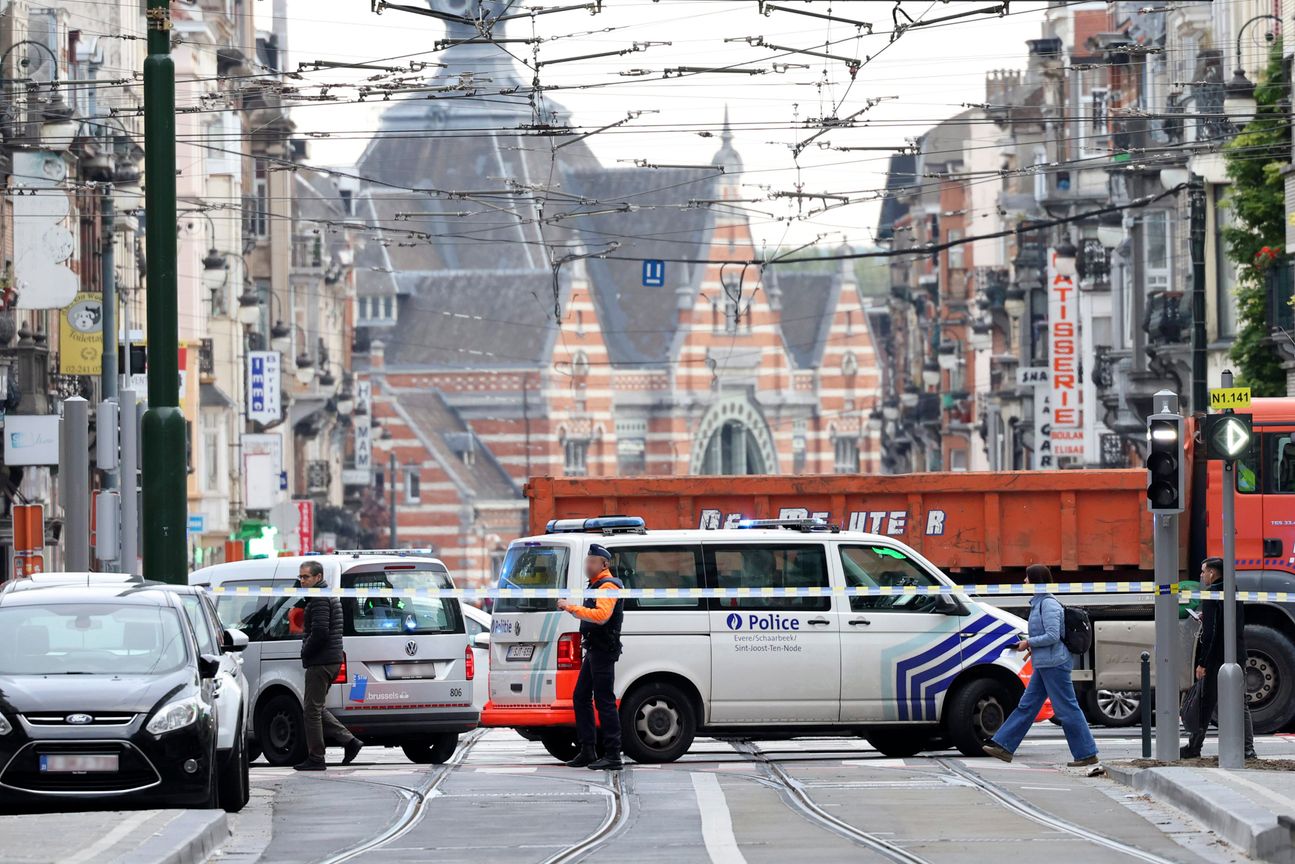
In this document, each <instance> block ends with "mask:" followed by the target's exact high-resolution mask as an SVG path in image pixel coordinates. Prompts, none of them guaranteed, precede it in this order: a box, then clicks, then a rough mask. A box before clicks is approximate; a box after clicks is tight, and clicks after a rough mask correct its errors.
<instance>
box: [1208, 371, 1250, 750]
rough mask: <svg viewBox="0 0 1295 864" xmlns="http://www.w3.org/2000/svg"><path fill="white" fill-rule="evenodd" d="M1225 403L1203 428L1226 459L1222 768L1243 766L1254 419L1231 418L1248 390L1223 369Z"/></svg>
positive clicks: (1214, 451) (1212, 450)
mask: <svg viewBox="0 0 1295 864" xmlns="http://www.w3.org/2000/svg"><path fill="white" fill-rule="evenodd" d="M1215 394H1235V395H1231V396H1227V398H1221V399H1220V400H1219V401H1223V402H1227V403H1228V404H1227V407H1225V408H1224V413H1223V414H1221V415H1218V416H1216V417H1211V418H1209V423H1208V425H1207V426H1206V429H1205V446H1206V455H1207V457H1208V458H1211V459H1222V460H1223V666H1222V667H1221V668H1220V669H1219V683H1218V687H1219V693H1218V710H1219V767H1220V768H1231V769H1236V768H1242V767H1244V766H1245V741H1244V734H1243V724H1244V722H1245V716H1244V704H1245V703H1244V702H1243V701H1242V700H1244V699H1245V679H1244V678H1243V677H1242V674H1241V667H1240V666H1239V665H1237V556H1236V488H1237V487H1236V460H1237V459H1238V458H1240V457H1241V456H1243V455H1245V453H1246V452H1247V451H1249V449H1250V439H1251V431H1250V418H1249V417H1243V416H1242V415H1239V414H1233V413H1232V411H1233V406H1241V405H1244V406H1246V407H1248V406H1249V405H1250V389H1249V388H1248V387H1233V386H1232V373H1231V372H1230V371H1227V370H1224V372H1223V387H1222V388H1220V389H1218V390H1212V391H1210V404H1211V405H1213V404H1214V403H1215ZM1206 722H1208V720H1207V721H1206Z"/></svg>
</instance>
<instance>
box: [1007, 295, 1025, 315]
mask: <svg viewBox="0 0 1295 864" xmlns="http://www.w3.org/2000/svg"><path fill="white" fill-rule="evenodd" d="M1003 309H1004V310H1005V311H1006V312H1007V317H1009V318H1013V319H1016V318H1020V317H1021V316H1022V315H1024V314H1025V289H1024V288H1019V287H1018V288H1009V289H1008V291H1007V296H1006V297H1005V298H1004V300H1003Z"/></svg>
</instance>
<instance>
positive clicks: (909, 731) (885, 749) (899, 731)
mask: <svg viewBox="0 0 1295 864" xmlns="http://www.w3.org/2000/svg"><path fill="white" fill-rule="evenodd" d="M863 737H864V739H865V740H867V742H868V743H869V744H871V745H872V749H874V750H876V751H877V752H878V753H880V754H881V755H882V756H889V757H890V758H892V759H903V758H904V757H906V756H916V755H917V754H918V753H921V752H922V751H923V750H925V749H926V748H927V745H928V744H929V743H930V741H931V734H930V732H929V731H928V730H926V729H914V728H911V727H907V726H895V727H893V728H880V727H879V728H875V729H867V730H865V731H864V733H863Z"/></svg>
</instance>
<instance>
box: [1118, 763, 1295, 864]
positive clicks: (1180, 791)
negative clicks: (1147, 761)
mask: <svg viewBox="0 0 1295 864" xmlns="http://www.w3.org/2000/svg"><path fill="white" fill-rule="evenodd" d="M1107 773H1108V775H1109V776H1110V777H1111V779H1112V780H1114V781H1115V782H1117V783H1120V784H1121V785H1124V786H1129V787H1131V788H1133V789H1134V790H1136V791H1138V792H1144V793H1147V794H1149V795H1152V796H1153V797H1155V798H1156V799H1158V800H1160V801H1163V802H1165V803H1167V804H1170V805H1171V806H1173V807H1176V808H1177V809H1179V810H1181V811H1182V812H1184V813H1186V814H1188V815H1189V816H1191V817H1193V818H1194V819H1196V821H1198V822H1200V823H1201V824H1202V825H1204V826H1205V827H1206V828H1208V829H1209V830H1211V831H1213V832H1214V833H1215V834H1217V835H1219V836H1220V837H1222V838H1223V839H1225V840H1227V841H1228V842H1229V843H1231V844H1232V845H1234V846H1236V847H1238V848H1239V849H1241V850H1243V851H1244V852H1245V853H1246V854H1247V855H1249V856H1250V857H1251V858H1255V859H1258V860H1261V861H1268V862H1271V864H1295V846H1293V845H1292V836H1295V835H1293V833H1292V827H1293V826H1295V821H1292V820H1291V819H1290V818H1288V817H1286V816H1278V815H1277V814H1276V813H1273V812H1271V811H1270V810H1268V809H1266V808H1264V807H1261V806H1260V805H1258V804H1255V803H1254V802H1253V801H1251V800H1250V799H1249V798H1247V797H1246V796H1245V795H1242V794H1241V793H1240V792H1237V791H1235V790H1234V789H1232V788H1231V787H1229V786H1226V785H1224V784H1222V783H1217V782H1214V781H1212V780H1210V779H1209V778H1208V777H1207V776H1205V775H1203V774H1201V773H1198V772H1197V770H1196V769H1192V768H1141V769H1139V768H1129V767H1123V766H1108V768H1107Z"/></svg>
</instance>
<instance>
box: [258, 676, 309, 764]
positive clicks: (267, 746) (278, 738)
mask: <svg viewBox="0 0 1295 864" xmlns="http://www.w3.org/2000/svg"><path fill="white" fill-rule="evenodd" d="M256 740H257V741H259V742H261V749H262V751H264V754H265V761H267V762H269V763H270V764H271V765H274V766H276V767H280V766H283V765H296V764H297V763H298V762H300V761H301V760H302V759H305V758H306V721H305V718H303V717H302V716H301V704H300V703H298V702H297V700H296V698H295V697H293V696H290V695H288V694H287V693H277V694H275V695H274V696H272V697H270V699H269V700H267V701H266V702H264V703H262V704H261V706H260V708H259V709H258V710H257V712H256Z"/></svg>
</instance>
